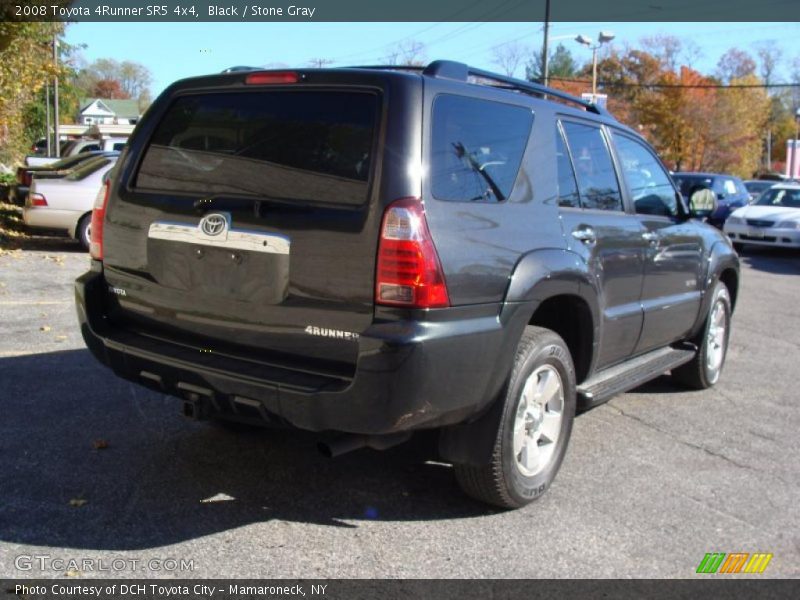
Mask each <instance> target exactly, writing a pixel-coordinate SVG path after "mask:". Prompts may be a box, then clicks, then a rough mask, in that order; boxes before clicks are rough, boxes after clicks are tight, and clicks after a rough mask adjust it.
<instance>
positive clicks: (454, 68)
mask: <svg viewBox="0 0 800 600" xmlns="http://www.w3.org/2000/svg"><path fill="white" fill-rule="evenodd" d="M356 68H359V69H386V70H403V71H419V72H421V73H422V75H425V76H428V77H436V78H439V79H452V80H454V81H463V82H465V83H479V82H478V81H470V78H472V79H473V80H476V79H477V80H483V81H486V82H490V84H491V83H493V84H495V87H502V88H503V89H508V90H514V91H517V92H522V93H525V94H531V95H534V96H540V97H547V96H552V97H553V98H558V99H559V100H563V101H565V102H571V103H573V104H577V105H578V106H581V107H583V108H585V109H586V110H588V111H591V112H593V113H595V114H597V115H602V116H611V115H610V114H609V112H608V111H607V110H606V109H605V108H603V107H602V106H598V105H597V104H594V103H593V102H589V101H587V100H584V99H583V98H578V97H577V96H573V95H572V94H568V93H566V92H562V91H561V90H557V89H554V88H551V87H548V86H546V85H542V84H540V83H534V82H532V81H523V80H521V79H515V78H514V77H506V76H505V75H498V74H497V73H492V72H491V71H484V70H483V69H476V68H474V67H470V66H469V65H466V64H464V63H460V62H456V61H452V60H435V61H433V62H432V63H430V64H429V65H428V66H426V67H422V66H411V65H372V66H364V67H356ZM498 84H499V85H498Z"/></svg>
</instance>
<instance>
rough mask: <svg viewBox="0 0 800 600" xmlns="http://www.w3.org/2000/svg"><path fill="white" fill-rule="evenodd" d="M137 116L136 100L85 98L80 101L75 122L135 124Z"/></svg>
mask: <svg viewBox="0 0 800 600" xmlns="http://www.w3.org/2000/svg"><path fill="white" fill-rule="evenodd" d="M139 117H141V114H140V113H139V103H138V102H137V101H136V100H110V99H108V98H87V99H85V100H84V101H83V102H81V109H80V110H79V111H78V117H77V122H78V123H80V124H81V125H135V124H136V122H137V121H138V120H139Z"/></svg>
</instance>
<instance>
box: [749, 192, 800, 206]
mask: <svg viewBox="0 0 800 600" xmlns="http://www.w3.org/2000/svg"><path fill="white" fill-rule="evenodd" d="M756 204H757V205H758V206H785V207H787V208H800V188H794V189H786V188H772V189H769V190H767V191H766V192H764V193H763V194H762V195H761V197H760V198H759V199H758V201H757V202H756Z"/></svg>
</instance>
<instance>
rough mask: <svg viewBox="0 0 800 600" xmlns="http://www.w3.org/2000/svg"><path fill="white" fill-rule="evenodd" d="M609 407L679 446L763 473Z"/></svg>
mask: <svg viewBox="0 0 800 600" xmlns="http://www.w3.org/2000/svg"><path fill="white" fill-rule="evenodd" d="M608 406H609V408H612V409H613V410H615V411H617V412H618V413H619V414H620V416H623V417H626V418H628V419H631V420H633V421H636V422H637V423H641V424H642V425H644V426H645V427H647V428H649V429H652V430H653V431H657V432H658V433H661V434H664V435H665V436H667V437H668V438H670V439H671V440H674V441H676V442H678V443H679V444H683V445H684V446H688V447H689V448H694V449H695V450H700V451H701V452H705V453H706V454H708V455H709V456H713V457H715V458H719V459H722V460H724V461H725V462H727V463H730V464H732V465H733V466H735V467H738V468H740V469H747V470H748V471H753V472H757V473H762V471H761V470H759V469H755V468H753V467H751V466H750V465H746V464H744V463H740V462H738V461H736V460H734V459H732V458H731V457H729V456H727V455H725V454H722V453H721V452H715V451H713V450H710V449H709V448H706V447H705V446H701V445H700V444H695V443H694V442H690V441H687V440H684V439H682V438H680V437H678V436H676V435H675V434H674V433H672V432H670V431H667V430H666V429H661V428H660V427H657V426H656V425H653V424H652V423H650V422H648V421H645V420H644V419H642V418H641V417H637V416H636V415H633V414H630V413H627V412H625V411H624V410H622V409H621V408H620V407H619V406H616V405H615V404H612V403H611V402H609V403H608ZM776 478H777V479H780V477H777V476H776ZM780 480H781V481H783V480H782V479H780ZM783 483H786V482H785V481H783Z"/></svg>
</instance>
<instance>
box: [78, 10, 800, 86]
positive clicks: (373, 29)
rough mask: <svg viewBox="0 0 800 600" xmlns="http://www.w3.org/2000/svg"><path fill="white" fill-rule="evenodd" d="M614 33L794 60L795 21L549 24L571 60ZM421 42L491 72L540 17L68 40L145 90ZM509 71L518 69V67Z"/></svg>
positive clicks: (702, 58) (799, 42)
mask: <svg viewBox="0 0 800 600" xmlns="http://www.w3.org/2000/svg"><path fill="white" fill-rule="evenodd" d="M600 30H610V31H613V32H614V33H615V34H616V36H617V37H616V39H615V40H614V43H615V44H620V45H623V44H625V43H628V44H631V45H637V44H638V42H639V40H640V39H641V38H642V37H643V36H649V35H655V34H660V33H662V34H669V35H674V36H677V37H679V38H681V39H682V40H684V41H686V42H693V43H694V44H696V46H697V48H698V49H699V55H698V56H697V59H696V60H695V63H694V65H693V66H694V67H695V68H697V69H699V70H701V71H703V72H711V71H713V69H714V66H715V65H716V63H717V60H718V59H719V57H720V56H721V55H722V54H723V53H724V52H725V51H726V50H728V48H730V47H732V46H737V47H739V48H741V49H744V50H748V51H751V52H752V53H754V45H755V44H758V43H759V42H763V41H766V40H774V41H775V42H776V43H777V44H778V46H779V47H780V48H781V49H782V50H783V61H782V64H781V69H780V72H779V77H781V78H782V79H784V80H787V79H788V77H789V65H790V63H791V61H792V60H793V59H797V60H799V61H800V23H553V24H552V25H551V34H550V35H551V37H552V38H554V39H555V41H554V42H553V43H554V44H555V43H558V42H562V43H564V44H565V45H566V46H567V47H568V48H570V50H571V51H572V52H573V55H574V56H575V57H576V58H577V59H579V60H589V59H590V58H591V52H590V51H589V50H588V49H586V48H584V47H582V46H579V45H578V44H577V43H576V42H574V41H573V40H572V37H573V36H574V35H575V34H578V33H584V34H586V35H591V36H592V37H596V35H597V32H598V31H600ZM408 40H415V41H418V42H421V43H423V44H425V48H426V51H425V56H426V58H427V59H428V60H433V59H437V58H449V59H453V60H460V61H463V62H468V63H470V64H472V65H474V66H476V67H483V68H490V69H496V65H494V64H493V63H492V56H493V54H492V48H493V47H494V46H497V45H499V44H504V43H509V42H512V43H513V42H516V43H520V44H526V45H528V46H531V47H533V46H536V47H537V48H540V47H541V43H542V24H541V23H155V24H154V23H76V24H71V25H69V26H68V28H67V41H68V42H70V43H72V44H86V46H87V47H86V49H85V50H84V51H83V56H84V58H85V59H86V60H87V61H92V60H94V59H97V58H115V59H117V60H135V61H137V62H140V63H142V64H144V65H145V66H146V67H148V68H149V69H150V71H151V72H152V73H153V77H154V82H153V86H152V91H153V94H154V95H157V94H158V93H159V92H161V91H162V90H163V89H164V87H166V86H167V85H169V84H170V83H171V82H173V81H175V80H176V79H181V78H183V77H189V76H193V75H201V74H204V73H213V72H218V71H221V70H222V69H224V68H227V67H230V66H234V65H253V66H264V65H276V64H283V65H287V66H295V67H297V66H308V61H309V60H310V59H312V58H326V59H333V60H334V61H335V62H334V65H335V66H343V65H350V64H375V63H380V62H383V61H384V59H385V57H386V55H387V54H388V53H389V52H390V51H391V49H392V48H394V47H395V46H396V45H397V44H398V42H402V41H408ZM516 74H517V75H518V76H521V75H523V74H524V69H523V68H520V69H519V70H518V71H517V73H516Z"/></svg>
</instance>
